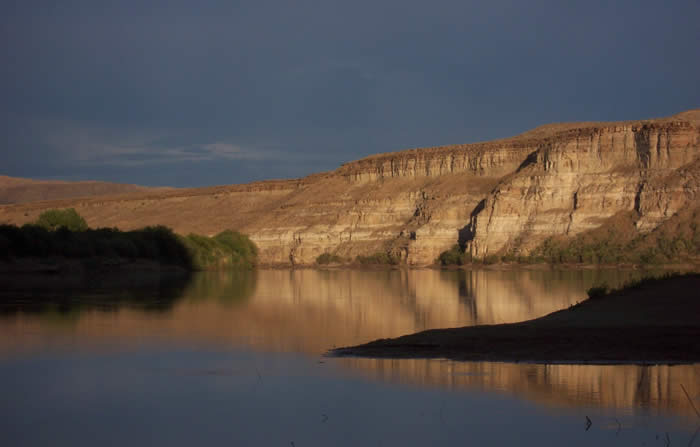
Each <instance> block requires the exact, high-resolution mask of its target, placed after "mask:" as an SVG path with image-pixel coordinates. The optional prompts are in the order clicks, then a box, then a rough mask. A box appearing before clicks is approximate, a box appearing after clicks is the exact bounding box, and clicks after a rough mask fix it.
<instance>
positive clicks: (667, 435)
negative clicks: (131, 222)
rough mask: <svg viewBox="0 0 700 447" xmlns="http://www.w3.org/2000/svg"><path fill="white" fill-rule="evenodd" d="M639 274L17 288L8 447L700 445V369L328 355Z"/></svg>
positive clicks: (201, 277)
mask: <svg viewBox="0 0 700 447" xmlns="http://www.w3.org/2000/svg"><path fill="white" fill-rule="evenodd" d="M638 275H639V273H637V272H630V271H615V270H605V271H554V272H552V271H524V270H520V271H473V272H462V271H459V272H458V271H435V270H417V271H335V270H333V271H314V270H294V271H290V270H270V271H266V270H261V271H257V272H243V273H241V272H226V273H202V274H197V275H195V276H194V277H193V278H192V279H191V280H188V281H184V280H173V279H165V278H163V279H161V280H160V281H154V280H153V278H140V279H130V283H129V284H123V281H117V280H114V281H109V280H104V281H99V284H98V285H96V284H93V285H91V286H89V287H85V286H84V285H82V284H72V285H71V287H66V286H65V284H64V285H62V287H61V288H57V287H54V286H51V285H50V284H48V285H47V284H43V285H41V284H37V285H35V287H33V288H31V289H27V288H26V287H16V285H11V284H10V285H8V286H6V287H3V290H2V291H0V300H1V303H2V305H1V306H0V395H1V396H2V399H0V444H1V445H263V446H265V445H279V446H290V445H294V446H297V447H302V446H311V445H322V446H326V445H348V446H360V445H362V446H364V445H402V446H403V445H421V446H424V445H480V444H483V445H513V444H515V445H538V446H542V445H562V444H567V445H571V446H576V445H649V446H652V445H659V446H663V445H667V442H670V445H689V443H691V442H694V443H696V445H700V439H697V440H694V439H693V436H694V435H696V429H697V428H698V427H699V426H700V418H698V416H697V415H696V414H695V412H694V410H693V408H692V407H691V405H690V403H689V401H688V398H687V397H686V396H685V394H684V393H683V391H682V388H681V385H683V386H684V387H685V389H686V390H687V391H688V393H689V395H690V398H691V399H693V400H694V402H695V405H696V407H699V408H700V365H689V366H688V365H685V366H653V367H640V366H634V365H624V366H593V365H580V366H579V365H529V364H510V363H460V362H451V361H444V360H369V359H335V358H327V357H324V356H323V354H324V353H325V352H326V351H327V350H328V349H330V348H332V347H334V346H344V345H351V344H357V343H361V342H365V341H369V340H372V339H376V338H380V337H393V336H398V335H402V334H406V333H410V332H415V331H418V330H422V329H427V328H436V327H451V326H464V325H473V324H489V323H501V322H511V321H520V320H524V319H529V318H536V317H538V316H541V315H544V314H547V313H549V312H552V311H554V310H557V309H561V308H565V307H568V306H570V305H571V304H574V303H576V302H578V301H580V300H582V299H584V298H585V290H586V289H587V288H588V287H591V286H592V285H596V284H600V283H603V282H605V283H607V284H608V285H611V286H615V285H618V284H620V283H622V282H624V281H626V280H629V279H632V278H634V277H635V276H638ZM586 417H588V418H589V419H590V420H591V422H592V425H591V426H590V427H589V429H588V430H586ZM698 438H700V436H698Z"/></svg>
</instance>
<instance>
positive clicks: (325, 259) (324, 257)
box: [316, 253, 345, 265]
mask: <svg viewBox="0 0 700 447" xmlns="http://www.w3.org/2000/svg"><path fill="white" fill-rule="evenodd" d="M344 261H345V260H344V259H343V258H341V257H340V256H338V255H333V254H330V253H322V254H320V255H318V256H317V257H316V264H319V265H327V264H341V263H343V262H344Z"/></svg>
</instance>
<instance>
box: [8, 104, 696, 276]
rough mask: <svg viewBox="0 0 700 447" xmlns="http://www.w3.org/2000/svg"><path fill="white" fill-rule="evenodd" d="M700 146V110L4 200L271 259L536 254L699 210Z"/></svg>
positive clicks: (33, 212) (11, 213) (20, 212)
mask: <svg viewBox="0 0 700 447" xmlns="http://www.w3.org/2000/svg"><path fill="white" fill-rule="evenodd" d="M699 141H700V109H698V110H691V111H688V112H684V113H681V114H678V115H675V116H672V117H669V118H664V119H655V120H646V121H625V122H615V123H569V124H553V125H546V126H541V127H538V128H536V129H533V130H531V131H529V132H526V133H524V134H522V135H519V136H516V137H512V138H506V139H502V140H496V141H492V142H485V143H475V144H464V145H454V146H442V147H434V148H419V149H411V150H406V151H400V152H394V153H387V154H378V155H374V156H371V157H367V158H365V159H362V160H358V161H354V162H351V163H347V164H345V165H343V166H341V167H340V168H338V169H336V170H335V171H332V172H325V173H319V174H314V175H311V176H308V177H305V178H302V179H296V180H273V181H266V182H255V183H250V184H246V185H231V186H220V187H211V188H197V189H181V190H180V189H178V190H171V191H148V192H143V193H133V194H126V195H121V196H111V197H99V198H92V199H69V200H57V201H50V202H36V203H29V204H24V205H15V206H3V207H0V222H7V223H17V224H22V223H25V222H29V221H32V220H33V219H35V218H36V217H37V216H38V214H39V213H40V212H41V211H43V210H45V209H47V208H59V207H74V208H76V210H77V211H78V212H79V213H80V214H81V215H82V216H84V217H85V218H86V220H87V221H88V223H89V224H90V225H91V226H93V227H103V226H108V227H118V228H120V229H124V230H128V229H134V228H138V227H143V226H145V225H158V224H163V225H167V226H170V227H172V228H173V229H174V230H175V231H177V232H179V233H185V234H186V233H189V232H194V233H199V234H216V233H218V232H220V231H222V230H224V229H227V228H233V229H236V230H238V231H241V232H244V233H246V234H249V235H250V237H251V239H252V240H254V241H255V242H256V244H257V245H258V247H259V248H260V261H261V262H262V263H265V264H284V265H290V264H312V263H313V262H314V260H315V259H316V257H317V256H318V255H320V254H322V253H326V252H327V253H333V254H336V255H338V256H341V257H346V258H354V257H355V256H356V255H368V254H372V253H376V252H391V253H393V254H394V255H395V256H397V257H399V258H401V260H402V261H403V262H406V263H408V264H410V265H425V264H431V263H433V262H434V261H435V259H436V257H437V256H438V255H439V254H440V253H441V252H442V251H444V250H447V249H448V248H450V247H451V246H452V245H454V244H455V243H457V242H460V243H461V244H462V245H463V246H466V247H467V249H468V250H470V251H471V253H472V254H473V255H474V256H478V257H484V256H488V255H489V254H494V253H499V252H503V251H505V250H516V251H517V252H519V253H523V254H526V253H528V252H529V251H530V250H532V249H533V248H534V247H535V246H537V245H538V244H539V243H541V242H542V241H543V240H544V239H545V238H547V237H549V236H553V235H569V236H573V235H576V234H578V233H581V232H583V231H586V230H590V229H593V228H596V227H598V226H600V225H601V224H602V222H604V221H605V219H606V218H608V217H610V216H613V215H615V214H617V213H620V212H625V211H627V212H629V211H636V212H637V213H638V215H639V220H638V222H637V231H639V232H647V231H651V230H653V229H654V228H656V227H657V226H658V225H660V224H661V223H663V222H664V221H666V220H667V219H669V218H670V217H671V216H673V214H674V213H676V212H677V211H678V210H680V209H683V208H685V207H688V206H698V191H700V161H699V160H700V144H699Z"/></svg>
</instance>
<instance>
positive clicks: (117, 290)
mask: <svg viewBox="0 0 700 447" xmlns="http://www.w3.org/2000/svg"><path fill="white" fill-rule="evenodd" d="M641 274H642V273H640V272H636V271H617V270H578V271H549V270H546V271H545V270H508V271H497V270H489V271H485V270H482V271H437V270H411V271H406V270H392V271H356V270H326V271H317V270H261V271H257V272H255V271H244V272H206V273H201V274H196V275H194V276H193V277H191V278H186V279H176V278H158V279H157V281H155V282H153V281H151V282H148V281H146V280H144V281H145V282H140V281H137V280H136V279H133V278H132V279H131V280H130V281H132V282H131V283H130V284H127V285H124V284H122V285H119V286H118V287H117V286H115V285H114V284H108V283H106V282H105V283H101V285H94V284H93V285H92V287H73V288H65V289H58V288H51V287H49V288H48V289H47V288H40V289H41V290H37V289H36V288H33V289H30V290H26V289H22V288H18V287H15V288H6V289H5V291H4V292H2V294H0V296H1V297H2V300H3V301H2V303H3V304H2V309H3V310H2V318H0V356H2V355H4V356H9V355H13V354H14V353H17V352H30V351H32V350H34V349H37V348H45V347H46V346H54V345H56V344H59V345H60V344H62V343H64V344H69V345H70V346H75V345H78V346H92V345H95V344H99V345H100V346H104V345H105V344H111V345H114V346H118V347H124V346H126V347H128V346H140V345H142V344H143V343H144V340H148V339H153V338H156V339H158V340H159V342H163V343H172V344H182V343H186V344H192V343H194V344H202V345H206V346H209V345H212V344H216V345H219V346H224V347H246V348H251V349H253V350H256V351H259V352H273V351H274V352H295V353H300V354H303V355H307V356H312V357H317V356H318V355H320V354H322V353H324V352H325V351H327V350H328V349H329V348H332V347H334V346H343V345H351V344H357V343H361V342H365V341H368V340H372V339H376V338H384V337H395V336H398V335H402V334H406V333H411V332H416V331H420V330H424V329H429V328H437V327H454V326H464V325H474V324H491V323H503V322H513V321H521V320H526V319H531V318H536V317H539V316H541V315H544V314H547V313H549V312H552V311H555V310H558V309H562V308H566V307H568V306H570V305H572V304H574V303H576V302H578V301H581V300H582V299H584V298H585V290H586V289H587V288H589V287H591V286H593V285H596V284H601V283H607V284H608V285H610V286H616V285H619V284H621V283H623V282H625V281H627V280H630V279H633V278H635V277H638V276H640V275H641ZM134 281H135V282H134ZM154 310H155V311H157V312H153V311H154ZM328 362H329V363H332V364H333V365H337V366H341V371H346V372H347V371H352V373H353V374H358V373H359V374H363V375H368V376H369V377H372V378H373V379H380V380H388V381H391V382H405V383H410V384H414V385H430V386H441V387H447V388H466V389H484V390H499V391H507V392H509V393H515V394H517V395H520V396H524V397H527V398H528V399H531V400H534V401H537V402H540V403H543V404H547V405H554V406H581V405H597V406H602V407H608V408H647V409H657V410H659V411H672V412H676V413H679V414H684V415H686V414H690V413H689V412H690V411H692V409H691V407H690V405H689V404H688V402H687V398H685V396H684V395H683V394H680V393H681V390H680V387H679V385H680V384H681V383H682V384H683V385H684V386H685V387H686V389H688V391H689V393H690V394H691V396H693V398H695V399H697V398H698V396H700V370H699V367H698V365H691V366H676V367H667V366H659V367H637V366H586V365H584V366H569V365H519V364H505V363H455V362H446V361H435V360H430V361H429V360H400V361H398V360H367V359H334V360H328Z"/></svg>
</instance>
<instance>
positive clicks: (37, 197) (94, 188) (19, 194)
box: [0, 175, 171, 205]
mask: <svg viewBox="0 0 700 447" xmlns="http://www.w3.org/2000/svg"><path fill="white" fill-rule="evenodd" d="M151 189H155V190H165V189H171V188H148V187H145V186H138V185H126V184H120V183H107V182H96V181H83V182H65V181H60V180H33V179H26V178H17V177H8V176H5V175H0V205H6V204H15V203H27V202H37V201H42V200H56V199H72V198H84V197H93V196H105V195H115V194H128V193H134V192H143V191H148V190H151Z"/></svg>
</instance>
